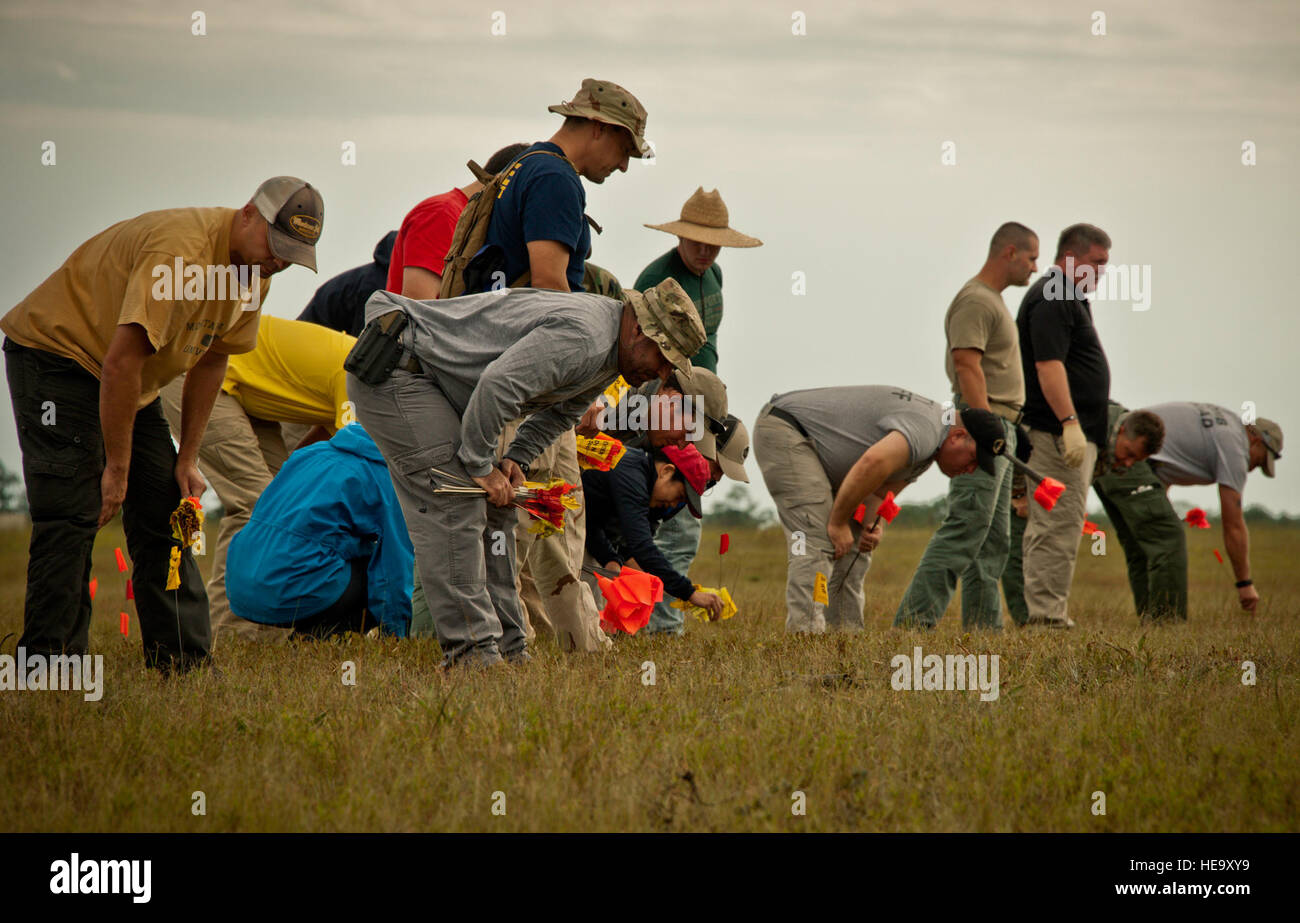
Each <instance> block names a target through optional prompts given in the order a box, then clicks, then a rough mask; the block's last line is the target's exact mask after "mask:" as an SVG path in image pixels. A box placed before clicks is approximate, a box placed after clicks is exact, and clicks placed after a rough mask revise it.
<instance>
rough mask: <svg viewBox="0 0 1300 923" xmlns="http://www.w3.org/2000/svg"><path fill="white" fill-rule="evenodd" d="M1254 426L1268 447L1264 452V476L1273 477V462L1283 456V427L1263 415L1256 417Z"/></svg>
mask: <svg viewBox="0 0 1300 923" xmlns="http://www.w3.org/2000/svg"><path fill="white" fill-rule="evenodd" d="M1254 426H1255V432H1256V433H1257V434H1258V435H1259V438H1260V439H1262V440H1264V447H1265V448H1266V449H1267V451H1266V452H1265V453H1264V465H1263V467H1264V476H1265V477H1269V478H1271V477H1272V476H1273V463H1274V462H1275V461H1276V460H1277V459H1279V458H1281V457H1282V427H1280V426H1278V425H1277V424H1276V423H1274V422H1273V421H1272V420H1265V419H1264V418H1263V417H1258V418H1256V420H1255V424H1254Z"/></svg>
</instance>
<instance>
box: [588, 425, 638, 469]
mask: <svg viewBox="0 0 1300 923" xmlns="http://www.w3.org/2000/svg"><path fill="white" fill-rule="evenodd" d="M626 452H627V449H626V448H625V447H624V446H623V443H621V442H619V441H618V440H617V439H615V438H613V437H612V436H606V435H605V434H604V433H600V434H598V435H596V436H579V437H578V467H579V468H582V469H584V470H588V471H590V470H596V471H608V470H610V469H611V468H613V467H614V466H616V465H617V464H618V463H619V462H620V461H622V460H623V455H624V454H625V453H626Z"/></svg>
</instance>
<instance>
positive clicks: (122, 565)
mask: <svg viewBox="0 0 1300 923" xmlns="http://www.w3.org/2000/svg"><path fill="white" fill-rule="evenodd" d="M113 554H115V555H116V556H117V569H118V570H119V571H120V572H121V573H123V574H125V573H126V557H125V556H124V555H123V554H122V549H121V548H114V549H113Z"/></svg>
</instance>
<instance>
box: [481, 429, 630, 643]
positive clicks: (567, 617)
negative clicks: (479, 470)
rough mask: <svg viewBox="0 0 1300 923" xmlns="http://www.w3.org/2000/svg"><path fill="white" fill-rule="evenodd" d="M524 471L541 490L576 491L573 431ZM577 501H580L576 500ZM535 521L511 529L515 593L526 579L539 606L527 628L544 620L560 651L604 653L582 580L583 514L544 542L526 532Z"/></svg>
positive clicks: (507, 436) (596, 608) (526, 519)
mask: <svg viewBox="0 0 1300 923" xmlns="http://www.w3.org/2000/svg"><path fill="white" fill-rule="evenodd" d="M514 430H515V427H513V426H511V427H507V428H506V431H505V432H504V433H502V440H503V442H504V443H505V444H506V445H508V444H509V442H510V440H512V439H513V438H514ZM529 468H530V473H529V475H528V479H529V480H530V481H538V482H541V483H543V484H544V483H546V482H547V481H549V480H550V479H551V478H561V479H563V480H564V481H565V482H566V483H569V484H578V485H581V484H582V471H581V469H580V468H579V467H578V443H577V440H576V439H575V438H574V434H573V431H572V430H570V431H568V432H567V433H565V434H564V435H563V436H561V437H560V438H559V439H557V440H556V441H555V442H554V443H553V444H551V445H550V446H549V447H548V448H547V449H546V451H544V452H542V454H541V455H539V456H537V458H536V459H534V460H533V461H532V462H531V463H530V465H529ZM578 496H579V498H581V494H579V495H578ZM535 521H536V520H534V519H533V518H532V517H531V516H528V515H527V514H522V513H521V515H520V517H519V525H518V527H517V528H516V529H515V544H516V548H517V555H518V559H519V561H520V565H519V576H518V579H519V586H520V589H521V591H526V590H527V589H528V580H529V578H531V581H532V584H533V587H532V591H533V593H532V595H534V596H535V598H536V599H538V600H540V602H541V607H542V611H540V612H534V611H533V610H532V609H531V608H530V610H529V616H530V623H531V621H532V619H533V618H534V617H536V616H544V617H545V622H544V623H543V627H544V628H546V629H549V631H550V633H551V634H553V635H554V636H555V640H556V643H557V644H559V646H560V650H562V651H565V652H573V651H601V650H606V649H608V648H609V647H611V646H612V642H611V641H610V640H609V637H608V636H607V635H606V634H605V632H603V631H602V630H601V628H600V610H601V609H602V608H603V606H601V605H598V604H597V602H596V599H595V597H594V596H593V595H592V592H591V588H590V587H589V586H588V585H587V584H586V583H585V582H583V580H582V561H583V556H584V554H585V553H586V536H587V528H586V525H587V523H586V515H585V509H584V508H581V507H580V508H579V509H577V510H574V511H572V512H570V513H569V514H568V515H567V516H566V517H565V523H564V532H563V533H562V534H560V535H552V536H550V537H548V538H543V539H539V538H538V537H537V535H536V534H535V533H533V532H532V531H531V524H532V523H533V522H535ZM525 571H526V572H525ZM521 595H524V592H521ZM524 598H525V599H526V598H527V596H526V595H524ZM539 621H540V619H539ZM534 630H535V629H534Z"/></svg>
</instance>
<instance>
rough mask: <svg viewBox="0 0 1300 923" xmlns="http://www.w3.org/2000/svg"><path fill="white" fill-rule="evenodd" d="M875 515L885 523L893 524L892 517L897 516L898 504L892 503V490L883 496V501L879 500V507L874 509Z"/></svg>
mask: <svg viewBox="0 0 1300 923" xmlns="http://www.w3.org/2000/svg"><path fill="white" fill-rule="evenodd" d="M876 515H877V516H878V517H880V518H881V519H883V520H884V521H885V522H893V521H894V517H895V516H897V515H898V504H897V503H895V502H894V492H893V491H892V490H891V491H890V492H889V493H887V494H885V499H883V500H881V501H880V506H878V507H876Z"/></svg>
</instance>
